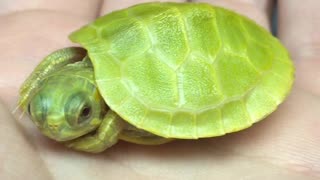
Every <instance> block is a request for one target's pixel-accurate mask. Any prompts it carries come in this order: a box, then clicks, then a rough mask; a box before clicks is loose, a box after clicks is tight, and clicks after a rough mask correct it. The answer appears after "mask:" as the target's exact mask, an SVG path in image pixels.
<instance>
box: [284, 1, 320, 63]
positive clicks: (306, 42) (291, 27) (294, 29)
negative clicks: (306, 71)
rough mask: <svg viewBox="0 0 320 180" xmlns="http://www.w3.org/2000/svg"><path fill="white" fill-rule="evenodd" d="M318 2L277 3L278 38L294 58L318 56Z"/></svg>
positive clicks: (319, 40)
mask: <svg viewBox="0 0 320 180" xmlns="http://www.w3.org/2000/svg"><path fill="white" fill-rule="evenodd" d="M319 9H320V1H315V0H304V1H303V3H302V2H301V1H298V0H282V1H279V36H280V38H281V39H282V41H283V42H284V43H285V45H286V46H287V47H288V48H289V50H290V52H291V53H292V55H293V56H294V57H296V58H299V59H301V58H305V57H310V56H315V55H319V54H320V33H319V29H320V13H319Z"/></svg>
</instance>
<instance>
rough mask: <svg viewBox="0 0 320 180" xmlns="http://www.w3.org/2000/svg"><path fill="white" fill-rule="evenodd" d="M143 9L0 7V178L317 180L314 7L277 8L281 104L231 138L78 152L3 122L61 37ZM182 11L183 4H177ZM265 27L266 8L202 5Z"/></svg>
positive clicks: (284, 2)
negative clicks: (292, 69) (288, 67)
mask: <svg viewBox="0 0 320 180" xmlns="http://www.w3.org/2000/svg"><path fill="white" fill-rule="evenodd" d="M141 2H146V0H121V1H120V0H119V1H111V0H109V1H108V0H106V1H104V2H103V1H98V0H83V1H77V0H70V1H63V0H57V1H50V0H29V1H24V0H1V1H0V25H1V28H0V37H1V38H0V49H1V54H0V59H1V61H0V67H1V71H0V115H1V116H0V127H1V130H0V144H1V145H0V179H3V180H6V179H42V180H43V179H78V180H81V179H89V178H90V179H95V180H96V179H97V180H99V179H110V180H111V179H119V178H121V179H281V180H285V179H290V180H294V179H297V180H298V179H299V180H300V179H304V180H309V179H318V178H319V177H320V131H319V127H320V118H319V117H320V78H319V77H320V71H319V67H320V59H319V57H320V34H319V33H318V32H319V31H318V30H319V29H320V14H319V13H318V11H319V9H320V1H317V0H304V1H303V2H302V1H300V0H279V1H278V5H279V24H278V26H279V29H278V36H279V38H280V40H281V41H282V42H283V43H284V45H285V46H286V47H287V48H288V49H289V51H290V54H291V56H292V59H293V60H294V63H295V66H296V81H295V85H294V87H293V90H292V93H291V94H290V96H289V97H288V99H287V100H286V101H285V102H284V103H283V104H282V105H281V106H280V107H279V108H278V110H277V111H276V112H274V113H273V114H272V115H271V116H269V117H268V118H267V119H265V120H264V121H262V122H260V123H258V124H255V125H254V126H253V127H251V128H249V129H247V130H244V131H241V132H239V133H234V134H229V135H226V136H223V137H218V138H211V139H203V140H197V141H175V142H173V143H169V144H165V145H161V146H142V145H134V144H129V143H125V142H120V143H118V144H117V145H115V146H114V147H112V148H110V149H108V150H106V151H105V152H104V153H101V154H97V155H92V154H86V153H79V152H75V151H73V150H70V149H67V148H65V147H64V146H63V145H61V144H59V143H56V142H53V141H51V140H49V139H48V138H45V137H44V136H43V135H41V134H40V133H39V131H38V130H37V129H36V128H35V127H34V125H33V124H32V122H31V121H30V120H29V119H28V118H27V117H22V118H21V119H20V118H19V114H18V113H17V114H14V115H12V114H11V111H12V110H13V109H14V107H15V105H16V101H17V96H18V88H19V86H20V85H21V83H22V82H23V80H24V79H25V78H26V77H27V75H28V74H29V73H31V71H32V70H33V68H34V67H35V66H36V65H37V64H38V63H39V61H40V60H41V59H42V58H43V57H44V56H45V55H47V54H49V53H50V52H52V51H54V50H56V49H59V48H63V47H67V46H70V45H72V44H71V42H70V41H69V40H68V39H67V35H68V34H69V33H70V32H71V31H73V30H76V29H78V28H79V27H80V26H82V25H84V24H86V23H88V22H90V21H92V20H93V19H95V17H97V16H99V15H103V14H106V13H108V12H110V11H113V10H116V9H119V8H125V7H128V6H130V5H133V4H137V3H141ZM181 2H182V1H181ZM197 2H207V3H211V4H215V5H221V6H224V7H227V8H231V9H234V10H235V11H237V12H239V13H241V14H244V15H246V16H248V17H250V18H252V19H254V20H255V21H257V22H258V23H259V24H261V25H263V26H264V27H266V28H268V27H269V19H270V18H269V14H270V13H269V10H270V9H271V7H272V5H273V1H271V0H225V1H222V0H206V1H197Z"/></svg>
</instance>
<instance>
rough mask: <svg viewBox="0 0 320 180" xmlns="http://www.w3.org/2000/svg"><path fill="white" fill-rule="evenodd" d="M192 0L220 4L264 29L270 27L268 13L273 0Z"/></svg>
mask: <svg viewBox="0 0 320 180" xmlns="http://www.w3.org/2000/svg"><path fill="white" fill-rule="evenodd" d="M193 2H206V3H209V4H213V5H217V6H222V7H225V8H228V9H232V10H234V11H236V12H238V13H240V14H243V15H245V16H247V17H249V18H251V19H253V20H254V21H256V22H257V23H258V24H260V25H262V26H263V27H265V28H266V29H270V22H269V20H270V14H271V7H272V5H273V0H254V1H246V0H194V1H193Z"/></svg>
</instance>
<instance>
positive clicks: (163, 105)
mask: <svg viewBox="0 0 320 180" xmlns="http://www.w3.org/2000/svg"><path fill="white" fill-rule="evenodd" d="M70 39H71V40H72V41H73V42H76V43H79V44H81V45H82V47H83V48H84V49H83V48H65V49H62V50H58V51H56V52H54V53H52V54H50V55H49V56H48V57H46V58H45V59H44V60H43V61H42V62H41V63H40V65H38V67H37V68H36V69H35V70H34V72H33V73H32V74H31V76H30V77H29V78H28V79H27V80H26V82H25V83H24V85H23V86H22V88H21V91H20V105H21V106H22V108H23V109H24V110H26V111H28V112H29V114H30V117H31V119H32V120H33V122H34V123H35V124H36V125H37V126H38V127H39V129H40V130H41V132H42V133H43V134H45V135H46V136H48V137H50V138H52V139H55V140H57V141H63V142H65V143H66V145H67V146H68V147H71V148H74V149H77V150H82V151H87V152H100V151H103V150H105V149H106V148H108V147H110V146H112V145H113V144H115V143H116V142H117V141H118V139H122V140H126V141H129V142H133V143H138V144H162V143H166V142H169V141H171V139H197V138H205V137H214V136H221V135H224V134H226V133H231V132H236V131H239V130H242V129H245V128H248V127H250V126H251V125H252V124H253V123H255V122H258V121H259V120H261V119H263V118H264V117H266V116H267V115H268V114H270V113H271V112H273V111H274V110H275V109H276V108H277V106H278V105H279V104H280V103H281V102H282V101H283V100H284V99H285V97H286V96H287V95H288V93H289V91H290V89H291V86H292V83H293V72H294V69H293V65H292V62H291V60H290V58H289V56H288V53H287V51H286V50H285V48H284V47H283V46H282V45H281V44H280V42H279V41H278V40H277V39H276V38H274V37H273V36H272V35H271V34H270V33H269V32H267V31H266V30H264V29H263V28H262V27H260V26H258V25H257V24H255V23H254V22H253V21H251V20H249V19H248V18H246V17H243V16H241V15H238V14H236V13H234V12H232V11H229V10H226V9H223V8H219V7H214V6H210V5H208V4H203V3H201V4H195V3H146V4H140V5H136V6H132V7H129V8H127V9H123V10H120V11H115V12H113V13H111V14H108V15H105V16H103V17H100V18H98V19H97V20H95V21H94V22H93V23H91V24H89V25H87V26H84V27H82V28H81V29H79V30H78V31H75V32H73V33H72V34H71V35H70Z"/></svg>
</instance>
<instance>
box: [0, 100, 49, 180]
mask: <svg viewBox="0 0 320 180" xmlns="http://www.w3.org/2000/svg"><path fill="white" fill-rule="evenodd" d="M0 117H1V118H0V126H1V129H2V130H1V131H0V144H1V148H0V159H1V168H0V172H1V173H0V179H51V177H50V176H51V175H50V172H49V171H48V169H47V168H46V167H45V163H44V162H43V160H42V159H41V157H40V155H39V152H37V151H36V149H35V147H34V146H33V145H32V144H31V143H30V142H29V141H28V139H27V137H25V134H24V133H23V131H22V128H21V127H20V126H19V125H18V124H17V123H16V121H15V120H14V118H13V117H12V116H11V114H10V112H9V111H8V110H7V109H6V108H5V106H4V105H3V104H2V102H0Z"/></svg>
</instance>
